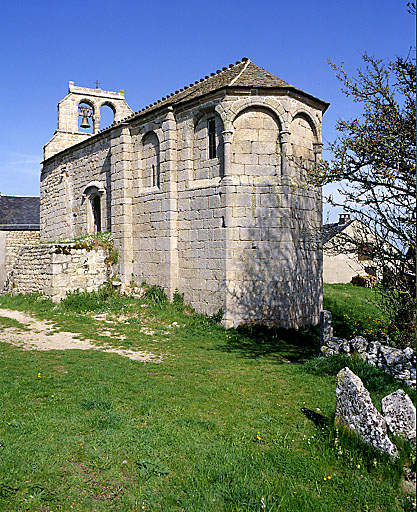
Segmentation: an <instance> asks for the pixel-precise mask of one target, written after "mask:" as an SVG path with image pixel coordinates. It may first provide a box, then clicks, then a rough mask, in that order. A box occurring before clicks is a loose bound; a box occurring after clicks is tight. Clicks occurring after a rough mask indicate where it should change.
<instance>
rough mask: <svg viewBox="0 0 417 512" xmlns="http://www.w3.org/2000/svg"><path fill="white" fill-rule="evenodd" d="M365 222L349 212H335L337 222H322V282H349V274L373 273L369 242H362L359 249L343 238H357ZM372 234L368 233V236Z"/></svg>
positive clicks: (374, 270) (350, 277) (350, 278)
mask: <svg viewBox="0 0 417 512" xmlns="http://www.w3.org/2000/svg"><path fill="white" fill-rule="evenodd" d="M364 232H366V228H365V226H364V225H363V224H362V222H360V221H359V220H356V219H351V218H350V216H349V214H346V213H343V214H340V215H339V222H336V223H333V224H324V225H323V282H324V283H350V281H351V280H352V278H353V277H355V276H358V275H361V276H365V275H373V276H374V275H375V274H376V267H375V263H374V259H373V256H372V244H371V243H369V244H366V243H365V244H364V248H363V250H362V251H361V252H358V251H357V250H356V249H355V248H352V247H350V246H349V243H348V242H347V241H346V238H348V237H352V238H357V237H358V236H359V235H361V234H363V233H364ZM368 238H372V237H368Z"/></svg>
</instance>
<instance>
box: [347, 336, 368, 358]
mask: <svg viewBox="0 0 417 512" xmlns="http://www.w3.org/2000/svg"><path fill="white" fill-rule="evenodd" d="M350 346H351V347H352V350H354V351H355V352H358V353H359V354H362V353H363V352H366V349H367V348H368V342H367V341H366V339H365V338H363V337H362V336H356V338H353V339H352V340H350Z"/></svg>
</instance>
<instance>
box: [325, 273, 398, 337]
mask: <svg viewBox="0 0 417 512" xmlns="http://www.w3.org/2000/svg"><path fill="white" fill-rule="evenodd" d="M323 295H324V300H323V307H324V309H328V310H330V311H331V312H332V315H333V327H334V332H335V336H340V337H342V338H348V339H351V338H353V337H355V336H364V337H365V338H366V339H368V340H370V341H374V340H378V341H381V342H385V340H386V337H387V334H386V333H387V329H388V321H387V319H386V318H385V317H384V313H383V312H382V311H381V308H380V307H379V306H378V296H377V292H376V290H375V289H373V288H363V287H360V286H354V285H353V284H350V283H349V284H326V283H325V284H324V285H323Z"/></svg>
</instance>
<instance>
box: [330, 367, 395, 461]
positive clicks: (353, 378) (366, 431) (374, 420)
mask: <svg viewBox="0 0 417 512" xmlns="http://www.w3.org/2000/svg"><path fill="white" fill-rule="evenodd" d="M335 422H336V423H338V424H340V425H343V426H344V427H345V428H348V429H350V430H353V431H354V432H356V433H357V434H358V435H359V436H360V437H361V438H362V439H363V440H364V441H366V442H367V443H369V444H371V445H372V446H373V447H374V448H377V449H378V450H381V451H384V452H387V453H388V454H389V455H392V456H394V457H396V456H397V455H398V450H397V447H396V446H395V444H394V443H392V442H391V440H390V439H389V437H388V433H387V424H386V422H385V419H384V418H383V416H382V415H381V414H380V413H379V412H378V411H377V409H376V408H375V407H374V405H373V404H372V401H371V397H370V395H369V392H368V390H367V389H366V388H365V386H364V385H363V383H362V381H361V379H360V378H359V377H358V376H357V375H355V374H354V373H353V372H352V371H351V370H350V369H349V368H348V367H346V368H343V370H340V372H339V373H338V374H337V388H336V417H335Z"/></svg>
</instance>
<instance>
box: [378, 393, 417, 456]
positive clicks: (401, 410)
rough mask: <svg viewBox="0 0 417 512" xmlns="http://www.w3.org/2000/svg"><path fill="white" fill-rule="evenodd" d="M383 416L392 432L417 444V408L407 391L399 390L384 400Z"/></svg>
mask: <svg viewBox="0 0 417 512" xmlns="http://www.w3.org/2000/svg"><path fill="white" fill-rule="evenodd" d="M382 414H383V415H384V418H385V421H386V423H387V425H388V428H389V430H390V432H392V433H393V434H394V435H396V436H398V435H400V436H404V437H405V438H406V439H408V440H409V441H410V442H411V443H413V444H414V446H415V444H416V408H415V407H414V404H413V402H412V401H411V398H410V397H409V396H408V395H407V393H406V392H405V391H403V390H402V389H399V390H398V391H394V393H391V394H389V395H387V396H386V397H384V398H383V399H382Z"/></svg>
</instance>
